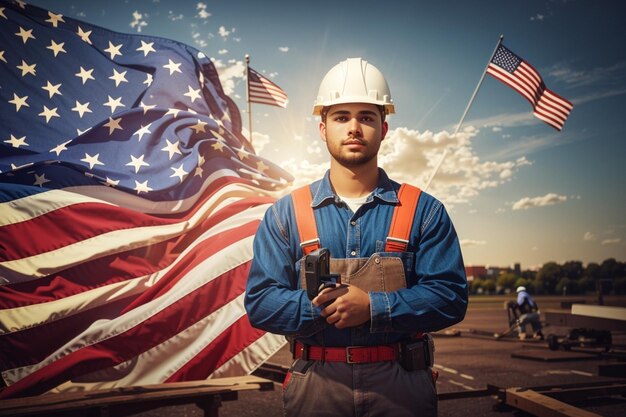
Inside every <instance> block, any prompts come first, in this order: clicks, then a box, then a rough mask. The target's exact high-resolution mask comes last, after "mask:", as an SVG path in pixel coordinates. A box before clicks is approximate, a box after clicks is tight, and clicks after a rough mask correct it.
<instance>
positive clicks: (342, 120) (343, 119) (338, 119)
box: [333, 116, 348, 122]
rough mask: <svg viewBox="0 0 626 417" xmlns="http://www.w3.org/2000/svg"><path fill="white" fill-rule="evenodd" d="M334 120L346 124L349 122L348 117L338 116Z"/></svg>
mask: <svg viewBox="0 0 626 417" xmlns="http://www.w3.org/2000/svg"><path fill="white" fill-rule="evenodd" d="M333 120H334V121H336V122H345V121H347V120H348V117H347V116H336V117H335V118H334V119H333Z"/></svg>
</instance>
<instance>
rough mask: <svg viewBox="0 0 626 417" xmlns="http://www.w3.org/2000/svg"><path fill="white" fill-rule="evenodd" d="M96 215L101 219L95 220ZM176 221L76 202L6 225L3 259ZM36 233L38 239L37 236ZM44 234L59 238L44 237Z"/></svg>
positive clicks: (1, 238) (1, 243) (2, 238)
mask: <svg viewBox="0 0 626 417" xmlns="http://www.w3.org/2000/svg"><path fill="white" fill-rule="evenodd" d="M94 218H97V219H98V221H97V222H94V221H93V219H94ZM175 222H176V220H175V219H164V218H157V217H154V216H149V215H146V214H143V213H139V212H136V211H133V210H129V209H126V208H123V207H116V206H111V205H109V204H99V203H79V204H74V205H72V206H69V207H64V208H61V209H58V210H54V211H52V212H50V213H47V214H45V215H43V216H38V217H36V218H34V219H32V220H30V221H26V222H20V223H14V224H10V225H6V226H4V227H3V230H2V231H3V233H2V235H1V236H0V247H2V248H3V249H4V250H3V251H2V252H3V254H2V255H0V256H1V258H0V259H1V260H2V261H6V260H9V259H21V258H27V257H29V256H33V255H37V254H39V253H42V252H48V251H51V250H55V249H58V248H60V247H62V246H67V245H71V244H73V243H76V242H80V241H82V240H85V239H90V238H92V237H94V236H98V235H100V234H103V233H108V232H112V231H115V230H124V229H130V228H135V227H146V226H159V225H163V224H171V223H175ZM33 236H37V237H38V238H35V239H33ZM42 236H54V237H55V238H54V239H42V238H41V237H42Z"/></svg>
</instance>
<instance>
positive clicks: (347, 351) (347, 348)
mask: <svg viewBox="0 0 626 417" xmlns="http://www.w3.org/2000/svg"><path fill="white" fill-rule="evenodd" d="M353 347H355V346H346V363H356V362H354V361H352V353H351V352H350V349H352V348H353Z"/></svg>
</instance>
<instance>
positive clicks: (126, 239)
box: [0, 184, 258, 279]
mask: <svg viewBox="0 0 626 417" xmlns="http://www.w3.org/2000/svg"><path fill="white" fill-rule="evenodd" d="M256 195H258V193H257V192H254V191H253V189H252V188H245V187H240V186H239V185H238V184H229V185H227V186H225V187H223V188H221V189H220V190H218V192H216V194H214V195H213V196H211V198H209V199H208V200H207V201H206V202H205V203H204V204H203V205H202V206H201V207H199V209H198V210H197V211H196V212H195V213H194V214H193V215H192V216H191V217H190V218H188V219H186V220H183V221H181V222H178V223H172V224H167V225H161V226H146V227H136V228H132V229H124V230H116V231H113V232H109V233H103V234H101V235H98V236H94V237H92V238H89V239H84V240H82V241H79V242H76V243H74V244H71V245H67V246H64V247H62V248H59V249H56V250H52V251H48V252H44V253H40V254H37V255H33V256H29V257H26V258H21V259H16V260H10V261H5V262H0V266H2V267H4V268H7V269H8V270H11V271H15V272H17V273H19V274H22V275H23V276H26V277H31V278H32V279H35V278H41V277H44V276H46V275H49V274H52V273H55V272H58V271H60V270H62V269H65V268H67V267H70V266H73V265H77V264H79V263H81V262H84V261H87V260H89V259H91V258H92V257H93V256H94V254H98V255H99V256H104V255H109V254H114V253H120V252H124V251H127V250H130V249H135V248H139V247H143V246H145V245H146V244H154V243H157V242H162V241H164V240H167V239H169V238H172V237H175V236H178V235H180V234H181V233H184V232H185V231H187V230H189V229H191V228H193V227H195V226H196V225H197V224H198V223H199V222H201V221H203V220H204V218H205V217H207V216H208V215H210V213H213V212H216V211H218V210H219V209H220V208H221V207H223V205H224V204H228V202H229V201H230V199H231V198H237V199H241V198H244V197H246V196H248V197H251V196H256Z"/></svg>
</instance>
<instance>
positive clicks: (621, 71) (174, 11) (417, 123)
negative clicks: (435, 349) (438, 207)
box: [30, 0, 626, 268]
mask: <svg viewBox="0 0 626 417" xmlns="http://www.w3.org/2000/svg"><path fill="white" fill-rule="evenodd" d="M30 3H31V4H36V5H40V6H42V7H46V8H48V9H51V10H53V11H55V12H57V13H62V14H64V15H66V16H70V17H74V18H78V19H82V20H85V21H88V22H90V23H95V24H98V25H100V26H103V27H106V28H109V29H112V30H116V31H120V32H128V33H141V34H146V35H156V36H161V37H166V38H171V39H176V40H178V41H181V42H184V43H187V44H190V45H193V46H195V47H196V48H198V49H200V50H202V51H203V52H204V53H205V54H206V55H208V56H210V57H212V58H213V60H214V62H215V64H216V66H217V67H218V68H219V70H220V73H221V78H222V84H223V85H224V88H225V90H226V91H227V92H229V94H230V95H231V96H232V97H233V98H234V99H235V101H236V102H237V104H238V105H239V108H240V109H241V110H242V113H243V114H242V116H243V117H244V121H245V120H247V115H246V114H245V110H246V103H245V83H244V78H243V76H244V75H243V74H244V73H243V69H244V56H245V54H246V53H249V54H250V55H251V66H252V67H253V68H255V69H256V70H257V71H259V72H262V73H264V74H265V75H266V76H267V77H270V78H271V79H272V80H273V81H274V82H276V83H277V84H278V85H280V86H281V87H282V88H283V89H284V90H285V91H286V92H287V94H288V95H289V100H290V102H289V106H288V108H287V109H280V108H274V107H270V106H263V105H258V104H254V105H253V106H252V114H253V130H254V135H253V139H254V144H255V147H256V149H257V152H258V153H260V154H261V155H263V156H266V157H267V158H269V159H270V160H272V161H273V162H276V163H279V164H281V165H282V166H283V167H285V168H286V169H288V170H289V171H290V172H291V173H292V174H293V175H294V176H295V177H296V178H297V180H296V181H297V183H303V182H306V181H310V180H312V179H314V178H316V177H318V176H320V175H321V174H322V173H323V172H324V170H325V169H326V168H327V167H328V158H327V154H326V150H325V148H324V147H323V143H322V142H321V141H320V139H319V136H318V131H317V125H318V123H319V122H318V120H316V119H315V118H314V117H312V116H311V107H312V103H313V99H314V97H315V95H316V94H317V88H318V84H319V81H320V80H321V78H322V77H323V75H324V74H325V73H326V71H327V70H328V69H330V68H331V67H332V66H333V65H335V64H336V63H337V62H339V61H341V60H343V59H345V58H347V57H359V56H360V57H363V58H364V59H366V60H368V61H370V62H371V63H373V64H374V65H376V66H377V67H378V68H379V69H380V70H381V71H383V73H384V74H385V76H386V78H387V81H388V83H389V85H390V88H391V92H392V96H393V100H394V102H395V104H396V111H397V114H396V115H394V116H392V117H391V118H390V119H389V124H390V133H389V135H388V136H387V139H386V140H385V142H384V146H383V148H382V150H381V155H380V163H381V165H382V166H383V167H384V168H385V169H387V171H388V172H389V173H390V174H392V176H394V177H395V178H396V179H398V180H401V181H407V182H411V183H413V184H415V185H418V186H422V187H423V186H424V185H425V183H426V180H427V178H428V177H429V176H430V173H431V172H432V170H433V167H434V166H435V165H436V163H437V161H438V159H439V157H440V155H441V153H442V152H443V150H444V149H445V148H447V149H448V152H449V154H448V157H447V158H446V160H445V161H444V164H443V165H442V168H441V170H440V171H439V173H438V175H437V176H436V177H435V179H434V180H433V182H432V184H431V186H430V187H429V189H428V191H429V192H431V193H432V194H434V195H435V196H436V197H438V198H440V199H441V200H442V201H444V203H445V204H446V206H447V207H448V210H449V211H450V213H451V215H452V218H453V220H454V223H455V226H456V228H457V231H458V233H459V237H460V239H461V242H462V247H463V255H464V258H465V261H466V264H468V265H492V266H507V265H512V264H513V263H515V262H520V263H521V264H522V268H532V267H537V266H540V265H542V264H543V263H545V262H548V261H556V262H565V261H568V260H579V261H582V262H584V263H588V262H602V261H603V260H604V259H607V258H610V257H614V258H617V259H618V260H622V261H624V260H626V256H625V255H626V214H625V212H626V211H625V207H626V186H625V182H626V181H625V180H626V164H624V159H625V156H626V137H625V136H626V135H625V134H626V29H624V26H623V16H624V15H625V12H626V5H625V4H623V2H621V1H618V0H614V1H598V2H591V1H574V0H572V1H569V0H568V1H566V0H559V1H533V0H529V1H512V0H511V1H507V0H489V1H475V2H467V1H460V0H457V1H442V2H434V1H396V2H394V1H388V2H381V1H354V0H344V1H341V2H336V1H327V0H318V1H314V2H295V1H284V2H278V1H269V2H268V1H266V2H261V1H238V0H228V1H227V0H217V1H211V2H209V1H206V2H197V1H187V0H176V1H170V0H160V1H155V0H127V1H122V0H108V1H89V2H79V1H61V0H47V1H43V0H41V1H31V2H30ZM500 34H503V35H504V45H506V46H507V47H508V48H509V49H511V50H512V51H513V52H515V53H517V54H518V55H520V56H521V57H522V58H524V59H525V60H527V61H528V62H529V63H530V64H532V65H533V66H534V67H535V68H536V69H537V70H538V71H539V72H540V73H541V75H542V76H543V79H544V81H545V83H546V85H547V86H548V87H549V88H550V89H551V90H553V91H555V92H556V93H558V94H560V95H562V96H563V97H565V98H567V99H568V100H570V101H571V102H573V103H574V109H573V111H572V113H571V114H570V117H569V119H568V121H567V122H566V124H565V127H564V129H563V131H562V132H557V131H555V130H554V129H553V128H551V127H550V126H548V125H547V124H545V123H543V122H541V121H540V120H538V119H536V118H534V117H533V116H532V112H531V108H530V105H529V104H528V102H527V101H526V100H525V99H523V98H522V97H521V96H519V95H518V94H517V93H515V92H514V91H513V90H511V89H510V88H508V87H506V86H505V85H504V84H502V83H500V82H499V81H497V80H495V79H494V78H492V77H490V76H487V77H486V78H485V80H484V82H483V85H482V87H481V89H480V91H479V93H478V96H477V97H476V100H475V102H474V104H473V106H472V108H471V109H470V112H469V114H468V116H467V118H466V119H465V123H464V125H463V128H462V129H461V133H460V134H459V135H457V137H455V138H452V137H451V132H453V131H454V128H455V127H456V124H457V123H458V121H459V119H460V117H461V114H462V113H463V110H464V109H465V106H466V105H467V102H468V100H469V98H470V96H471V94H472V92H473V90H474V88H475V86H476V84H477V82H478V80H479V78H480V76H481V73H482V71H483V70H484V68H485V65H486V63H487V60H488V58H489V57H490V55H491V53H492V51H493V49H494V47H495V45H496V43H497V41H498V37H499V36H500Z"/></svg>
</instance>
